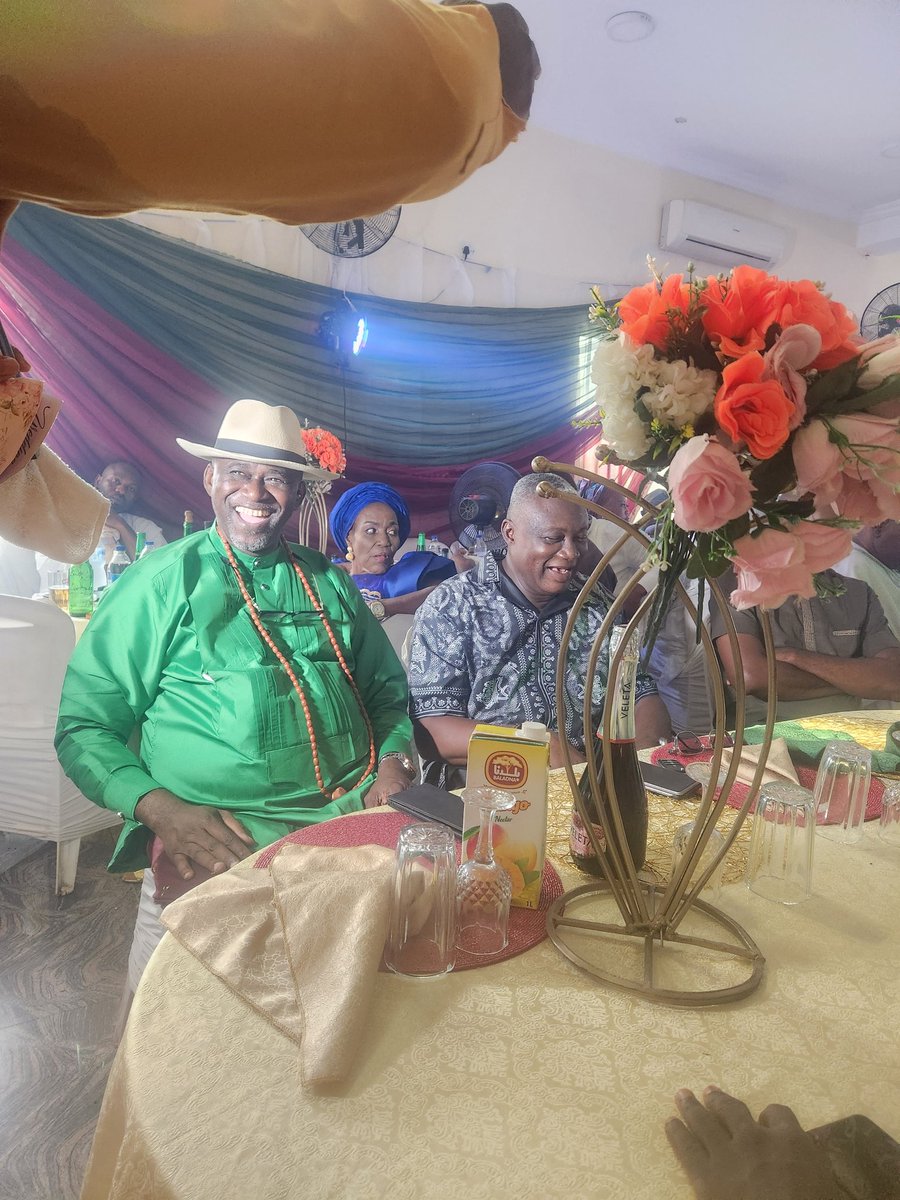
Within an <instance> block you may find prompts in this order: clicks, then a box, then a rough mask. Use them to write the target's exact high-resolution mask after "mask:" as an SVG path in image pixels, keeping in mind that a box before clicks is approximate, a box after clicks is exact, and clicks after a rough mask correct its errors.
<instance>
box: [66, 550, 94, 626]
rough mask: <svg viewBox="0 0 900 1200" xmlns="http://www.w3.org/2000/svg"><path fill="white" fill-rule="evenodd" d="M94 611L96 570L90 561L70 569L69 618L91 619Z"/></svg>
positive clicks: (73, 564) (75, 564) (77, 564)
mask: <svg viewBox="0 0 900 1200" xmlns="http://www.w3.org/2000/svg"><path fill="white" fill-rule="evenodd" d="M93 611H94V568H93V567H92V566H91V563H90V560H88V562H83V563H72V565H71V567H69V616H70V617H89V616H90V615H91V613H92V612H93Z"/></svg>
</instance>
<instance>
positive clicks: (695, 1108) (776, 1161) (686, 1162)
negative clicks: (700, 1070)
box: [666, 1087, 868, 1200]
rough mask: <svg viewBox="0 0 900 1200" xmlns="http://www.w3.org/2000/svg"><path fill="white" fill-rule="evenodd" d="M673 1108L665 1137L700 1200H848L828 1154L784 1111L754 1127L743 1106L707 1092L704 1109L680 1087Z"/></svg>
mask: <svg viewBox="0 0 900 1200" xmlns="http://www.w3.org/2000/svg"><path fill="white" fill-rule="evenodd" d="M675 1106H676V1107H677V1109H678V1113H679V1116H680V1118H681V1119H680V1120H679V1119H678V1117H672V1118H671V1119H670V1120H669V1121H667V1122H666V1137H667V1138H668V1139H669V1143H670V1144H671V1146H672V1149H673V1150H674V1152H675V1157H676V1158H677V1159H678V1161H679V1163H681V1166H682V1167H683V1168H684V1172H685V1174H686V1175H687V1177H688V1180H689V1181H690V1184H691V1187H692V1188H693V1189H694V1192H695V1194H696V1196H697V1197H698V1200H847V1195H848V1193H847V1192H845V1191H844V1190H843V1188H842V1187H840V1186H839V1184H838V1182H837V1180H836V1179H835V1177H834V1173H833V1171H832V1169H831V1164H830V1162H829V1158H828V1153H827V1151H826V1150H825V1149H824V1148H823V1147H821V1146H820V1145H819V1144H818V1143H817V1142H816V1140H815V1138H813V1137H811V1136H810V1134H808V1133H804V1132H803V1130H802V1128H801V1127H800V1122H799V1121H798V1120H797V1118H796V1116H795V1115H794V1113H793V1112H792V1111H791V1109H789V1108H786V1107H785V1106H784V1105H782V1104H770V1105H769V1106H768V1108H764V1109H763V1111H762V1112H761V1113H760V1114H759V1120H758V1121H754V1119H753V1117H752V1116H751V1114H750V1110H749V1109H748V1108H747V1106H746V1104H744V1103H743V1102H742V1101H740V1100H737V1099H735V1097H734V1096H729V1095H728V1093H727V1092H723V1091H721V1090H720V1089H719V1088H717V1087H708V1088H706V1089H705V1091H704V1093H703V1103H702V1104H701V1103H700V1101H699V1100H698V1099H697V1097H696V1096H695V1095H694V1093H693V1092H691V1091H689V1090H688V1089H687V1088H682V1089H681V1091H679V1092H677V1093H676V1094H675ZM867 1194H868V1193H867Z"/></svg>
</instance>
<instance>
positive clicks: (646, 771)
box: [641, 762, 702, 800]
mask: <svg viewBox="0 0 900 1200" xmlns="http://www.w3.org/2000/svg"><path fill="white" fill-rule="evenodd" d="M641 776H642V777H643V780H644V783H645V784H646V786H647V787H648V788H649V789H650V791H651V792H656V793H657V795H660V796H673V797H674V798H675V799H676V800H686V799H687V798H688V796H696V795H698V794H699V793H700V791H701V790H702V789H701V787H700V784H699V783H698V782H697V780H696V779H691V777H690V775H688V774H687V772H686V771H683V770H681V769H679V768H678V767H661V766H659V764H658V763H645V762H642V763H641Z"/></svg>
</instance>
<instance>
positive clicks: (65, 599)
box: [47, 571, 69, 612]
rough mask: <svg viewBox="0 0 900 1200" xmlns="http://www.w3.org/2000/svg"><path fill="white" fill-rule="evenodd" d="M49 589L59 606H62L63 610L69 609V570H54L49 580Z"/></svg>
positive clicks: (52, 598)
mask: <svg viewBox="0 0 900 1200" xmlns="http://www.w3.org/2000/svg"><path fill="white" fill-rule="evenodd" d="M47 590H48V592H49V593H50V599H51V600H52V601H53V603H54V604H55V605H56V607H57V608H61V609H62V610H63V612H68V611H69V573H68V571H54V572H53V573H52V575H51V576H50V577H49V579H48V580H47Z"/></svg>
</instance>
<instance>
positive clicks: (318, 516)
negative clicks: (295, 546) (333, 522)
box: [297, 479, 331, 554]
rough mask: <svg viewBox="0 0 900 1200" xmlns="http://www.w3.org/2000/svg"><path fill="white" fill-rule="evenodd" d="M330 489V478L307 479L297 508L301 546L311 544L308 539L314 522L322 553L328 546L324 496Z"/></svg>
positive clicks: (319, 548) (298, 537)
mask: <svg viewBox="0 0 900 1200" xmlns="http://www.w3.org/2000/svg"><path fill="white" fill-rule="evenodd" d="M330 491H331V480H330V479H307V480H306V481H305V491H304V494H303V499H302V500H301V501H300V507H299V509H298V517H299V530H298V533H297V540H298V541H299V543H300V545H301V546H313V545H314V543H313V542H311V541H310V537H311V534H312V525H313V522H315V526H316V533H317V534H318V547H317V548H318V550H319V551H320V553H322V554H324V553H325V551H326V549H327V547H328V509H327V508H326V507H325V497H326V496H327V495H328V493H329V492H330Z"/></svg>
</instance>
